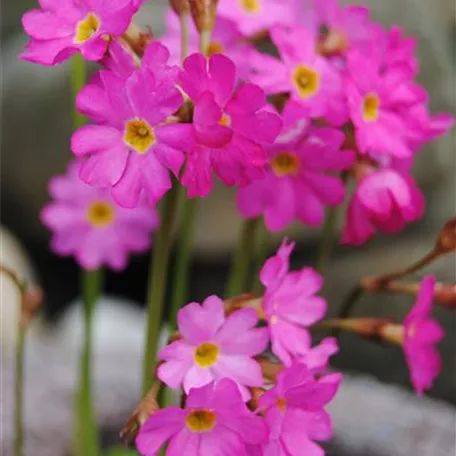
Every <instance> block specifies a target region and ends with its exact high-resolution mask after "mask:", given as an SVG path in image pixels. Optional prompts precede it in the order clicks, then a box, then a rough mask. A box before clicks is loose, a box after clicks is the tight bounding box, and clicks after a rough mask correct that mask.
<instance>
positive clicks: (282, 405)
mask: <svg viewBox="0 0 456 456" xmlns="http://www.w3.org/2000/svg"><path fill="white" fill-rule="evenodd" d="M277 407H278V408H279V410H280V411H281V412H282V413H284V412H285V411H286V409H287V400H286V399H285V398H284V397H281V398H280V399H279V400H278V401H277Z"/></svg>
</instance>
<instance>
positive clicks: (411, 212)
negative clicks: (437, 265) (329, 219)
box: [342, 167, 424, 245]
mask: <svg viewBox="0 0 456 456" xmlns="http://www.w3.org/2000/svg"><path fill="white" fill-rule="evenodd" d="M423 213H424V197H423V195H422V194H421V192H420V190H419V188H418V187H417V186H416V184H415V182H414V181H413V179H412V178H411V177H410V175H409V174H408V171H404V170H401V169H395V168H394V167H391V168H385V169H380V170H378V171H375V170H372V169H370V170H369V171H366V174H365V175H364V176H363V177H362V178H361V179H360V181H359V182H358V185H357V188H356V190H355V193H354V195H353V197H352V200H351V202H350V205H349V207H348V210H347V216H346V222H345V227H344V230H343V235H342V243H344V244H355V245H361V244H363V243H364V242H366V241H367V240H368V239H370V238H371V237H372V236H373V235H374V234H375V231H376V230H380V231H383V232H385V233H388V234H392V233H397V232H399V231H401V230H402V229H403V228H404V227H405V225H406V224H407V223H410V222H413V221H415V220H417V219H418V218H420V217H421V216H422V215H423Z"/></svg>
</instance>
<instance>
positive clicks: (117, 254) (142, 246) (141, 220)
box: [41, 162, 158, 270]
mask: <svg viewBox="0 0 456 456" xmlns="http://www.w3.org/2000/svg"><path fill="white" fill-rule="evenodd" d="M79 166H80V163H78V162H74V163H72V164H71V165H70V166H69V168H68V172H67V174H66V175H65V176H57V177H54V178H53V179H51V181H50V183H49V192H50V194H51V196H52V197H53V198H54V201H53V202H52V203H49V204H48V205H47V206H45V207H44V209H43V211H42V212H41V220H42V221H43V223H44V225H46V226H47V227H48V228H50V229H51V230H52V232H53V236H52V242H51V246H52V250H53V251H54V252H56V253H58V254H60V255H65V256H68V255H72V256H75V258H76V260H77V262H78V263H79V264H80V265H81V266H82V267H83V268H85V269H97V268H99V267H101V266H104V265H107V266H109V267H110V268H112V269H117V270H119V269H123V268H125V266H126V264H127V257H128V254H129V253H133V252H144V251H145V250H147V249H148V248H149V247H150V233H151V231H153V230H154V229H156V228H157V226H158V216H157V214H156V212H155V211H154V210H153V209H151V208H150V207H149V206H148V205H147V204H146V203H145V202H143V204H140V205H138V207H137V208H136V209H123V208H121V207H119V206H117V205H116V204H115V202H114V201H113V199H112V197H111V194H110V191H109V190H106V189H98V188H93V187H90V186H88V185H86V184H84V182H82V181H81V180H80V179H79V177H78V171H79V169H78V168H79Z"/></svg>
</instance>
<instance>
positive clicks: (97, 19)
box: [21, 0, 140, 65]
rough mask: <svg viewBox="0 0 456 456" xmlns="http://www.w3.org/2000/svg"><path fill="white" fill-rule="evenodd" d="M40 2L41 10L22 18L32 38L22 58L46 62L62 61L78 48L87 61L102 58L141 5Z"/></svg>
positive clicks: (97, 0)
mask: <svg viewBox="0 0 456 456" xmlns="http://www.w3.org/2000/svg"><path fill="white" fill-rule="evenodd" d="M39 2H40V5H41V8H42V9H40V10H38V9H35V10H31V11H29V12H27V13H25V14H24V16H23V18H22V24H23V26H24V30H25V32H26V33H27V34H28V35H30V37H31V40H30V41H29V43H28V44H27V47H26V49H25V52H24V53H23V54H22V55H21V58H22V59H24V60H29V61H31V62H35V63H41V64H43V65H55V64H58V63H62V62H63V61H64V60H66V59H68V58H69V57H71V56H72V55H73V54H75V53H76V52H78V51H80V52H81V53H82V55H83V56H84V58H86V59H88V60H100V59H101V58H102V57H103V56H104V54H105V53H106V50H107V49H108V46H109V41H110V40H111V38H115V37H119V36H121V35H122V34H123V33H125V31H126V30H127V28H128V26H129V25H130V22H131V19H132V17H133V15H134V14H135V13H136V11H137V10H138V8H139V6H140V2H138V1H137V0H39Z"/></svg>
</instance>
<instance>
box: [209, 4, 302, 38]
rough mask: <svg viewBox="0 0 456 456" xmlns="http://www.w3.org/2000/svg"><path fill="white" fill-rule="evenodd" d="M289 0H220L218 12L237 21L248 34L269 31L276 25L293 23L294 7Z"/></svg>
mask: <svg viewBox="0 0 456 456" xmlns="http://www.w3.org/2000/svg"><path fill="white" fill-rule="evenodd" d="M291 6H292V5H291V3H290V2H289V1H287V0H285V1H284V0H220V2H219V5H218V11H217V13H218V14H219V15H220V16H221V17H223V18H227V19H230V20H232V21H234V22H235V23H236V25H237V26H238V27H239V30H240V31H241V32H242V33H243V34H244V35H246V36H252V35H254V34H256V33H258V32H263V31H267V30H268V29H270V28H271V27H272V26H274V25H289V24H291V23H293V21H294V17H293V12H294V10H293V8H292V7H291Z"/></svg>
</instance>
